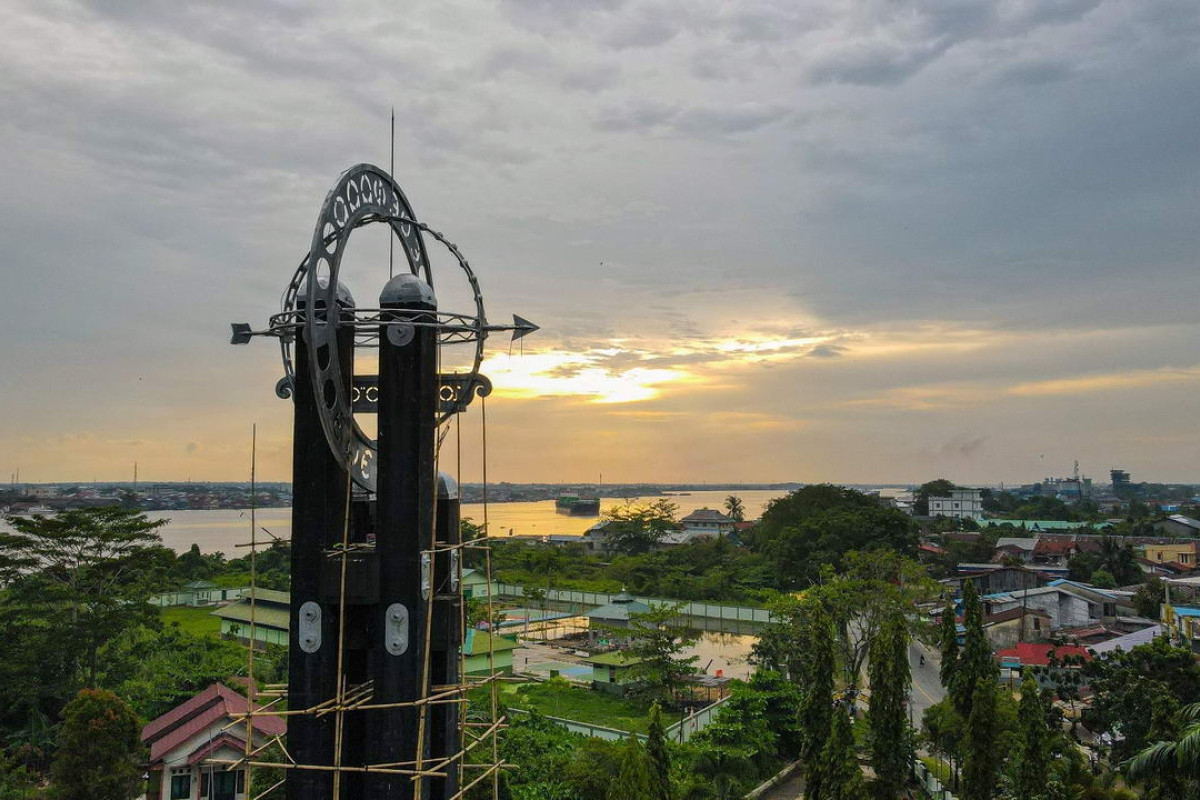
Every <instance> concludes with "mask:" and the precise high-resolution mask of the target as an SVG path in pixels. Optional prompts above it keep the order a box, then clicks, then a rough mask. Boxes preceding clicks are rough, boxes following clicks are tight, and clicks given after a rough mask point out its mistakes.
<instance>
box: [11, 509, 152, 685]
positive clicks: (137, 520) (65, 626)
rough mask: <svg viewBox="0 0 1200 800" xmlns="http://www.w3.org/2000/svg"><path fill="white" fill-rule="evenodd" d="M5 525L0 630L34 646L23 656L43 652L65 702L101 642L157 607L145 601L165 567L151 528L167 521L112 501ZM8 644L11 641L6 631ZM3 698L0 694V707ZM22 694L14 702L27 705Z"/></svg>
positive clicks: (88, 674) (93, 665)
mask: <svg viewBox="0 0 1200 800" xmlns="http://www.w3.org/2000/svg"><path fill="white" fill-rule="evenodd" d="M8 524H9V525H10V526H12V528H13V531H12V532H11V533H4V532H0V584H5V583H7V584H8V590H7V591H6V592H5V594H4V596H3V599H2V601H0V604H2V605H3V606H4V608H0V626H4V627H8V628H9V630H8V631H4V630H0V633H8V632H11V633H12V634H14V635H15V636H16V637H17V640H18V642H19V643H20V644H19V645H18V646H20V647H23V648H33V649H32V650H28V651H27V655H29V656H30V657H32V658H34V659H35V661H38V660H42V659H44V665H43V667H42V668H41V669H45V668H46V667H49V668H50V670H51V674H52V675H53V680H54V681H55V683H56V686H55V688H54V690H53V691H54V692H56V693H58V692H62V691H63V689H64V688H66V689H67V690H68V691H67V692H66V693H65V694H60V695H59V697H57V698H55V699H57V700H58V701H59V702H60V703H61V702H65V700H66V699H67V697H68V696H69V695H70V693H71V692H73V691H74V690H75V689H78V688H79V687H81V686H84V685H90V684H94V683H95V680H96V674H97V672H98V670H99V668H100V664H99V662H98V660H97V654H98V653H99V651H100V648H101V647H102V646H103V645H104V643H105V642H106V641H108V640H110V639H112V638H113V637H115V636H117V635H119V634H120V633H121V632H122V631H125V630H128V629H131V628H134V627H137V626H138V625H139V624H146V623H150V624H152V620H153V619H154V617H155V616H156V611H155V609H154V608H153V607H151V606H150V605H149V604H148V603H147V602H146V601H147V599H148V598H149V596H150V593H151V592H152V591H153V589H154V587H155V586H157V585H161V583H162V581H163V579H164V575H165V574H166V573H167V572H168V570H169V565H168V566H164V563H165V561H164V558H163V557H162V556H163V555H164V551H163V549H162V548H161V547H159V546H158V545H159V537H158V533H157V530H158V528H160V527H161V526H162V525H163V524H165V523H164V522H151V521H150V520H148V519H146V518H145V517H144V516H142V515H141V514H138V513H136V512H133V511H126V510H123V509H120V508H116V507H110V508H89V509H73V510H70V511H64V512H62V513H61V514H58V515H56V516H53V517H45V516H42V515H40V514H35V515H33V516H32V517H9V518H8ZM166 555H167V556H170V554H169V553H166ZM172 558H173V557H172ZM14 615H15V616H16V617H18V618H20V617H23V618H24V619H23V620H22V619H17V620H13V616H14ZM6 622H7V623H10V625H8V626H6V625H5V623H6ZM6 644H9V645H10V646H11V645H13V644H14V642H13V640H11V639H7V638H6ZM47 650H52V651H53V652H47ZM41 669H39V671H41ZM4 688H7V687H0V692H4ZM4 699H5V698H4V697H3V695H0V707H4V706H5V705H6V703H5V702H4ZM21 699H22V700H24V701H25V702H24V703H14V704H13V705H14V706H16V707H20V706H23V705H27V704H28V702H29V698H28V697H26V698H21Z"/></svg>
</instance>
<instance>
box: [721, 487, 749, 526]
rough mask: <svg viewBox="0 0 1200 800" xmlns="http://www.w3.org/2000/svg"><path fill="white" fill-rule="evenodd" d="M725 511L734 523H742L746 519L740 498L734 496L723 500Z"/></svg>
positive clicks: (744, 508)
mask: <svg viewBox="0 0 1200 800" xmlns="http://www.w3.org/2000/svg"><path fill="white" fill-rule="evenodd" d="M725 511H726V512H728V514H729V516H730V517H731V518H732V519H733V521H734V522H742V521H743V520H745V519H746V506H745V505H743V504H742V498H740V497H738V496H737V495H736V494H731V495H729V497H726V498H725Z"/></svg>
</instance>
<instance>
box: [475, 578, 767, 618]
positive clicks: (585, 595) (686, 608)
mask: <svg viewBox="0 0 1200 800" xmlns="http://www.w3.org/2000/svg"><path fill="white" fill-rule="evenodd" d="M496 593H497V594H499V595H500V596H501V597H519V598H524V597H525V587H523V586H520V585H518V584H515V583H497V584H496ZM614 597H616V595H615V594H608V593H606V592H583V591H578V590H576V589H547V590H546V600H548V601H550V602H554V603H574V604H577V605H580V606H603V605H607V604H608V603H611V602H612V601H613V598H614ZM634 599H635V600H639V601H641V602H643V603H645V604H646V605H648V606H651V607H661V606H674V605H678V604H679V601H678V600H667V599H664V598H661V597H636V598H634ZM679 613H680V615H682V616H685V617H697V618H702V619H716V620H726V621H730V622H751V623H758V624H765V623H768V622H771V620H772V617H771V612H770V611H768V610H767V609H765V608H749V607H747V606H726V605H720V604H717V603H699V602H685V603H682V604H681V605H680V611H679Z"/></svg>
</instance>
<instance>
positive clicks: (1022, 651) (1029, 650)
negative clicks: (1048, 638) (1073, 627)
mask: <svg viewBox="0 0 1200 800" xmlns="http://www.w3.org/2000/svg"><path fill="white" fill-rule="evenodd" d="M1052 655H1053V656H1054V657H1056V658H1057V659H1058V660H1059V661H1060V662H1061V661H1064V660H1066V659H1068V658H1072V659H1082V660H1083V661H1091V660H1092V654H1091V653H1089V652H1088V651H1087V648H1085V647H1080V646H1079V645H1074V644H1063V645H1058V646H1057V647H1056V646H1055V645H1052V644H1037V643H1034V642H1021V643H1019V644H1017V645H1016V646H1014V647H1010V648H1008V649H1005V650H999V651H997V652H996V659H997V660H998V661H999V662H1000V664H1001V666H1004V667H1008V668H1010V669H1021V668H1022V667H1048V666H1050V658H1051V656H1052Z"/></svg>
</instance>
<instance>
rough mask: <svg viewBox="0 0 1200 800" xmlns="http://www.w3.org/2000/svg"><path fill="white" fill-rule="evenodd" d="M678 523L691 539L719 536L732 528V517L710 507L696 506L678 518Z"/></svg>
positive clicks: (729, 531)
mask: <svg viewBox="0 0 1200 800" xmlns="http://www.w3.org/2000/svg"><path fill="white" fill-rule="evenodd" d="M679 524H680V525H682V526H683V532H684V533H686V534H687V535H688V537H689V538H691V539H702V538H713V539H715V538H720V537H722V536H725V535H726V534H728V533H731V532H732V531H733V529H734V521H733V518H732V517H728V516H726V515H724V514H722V513H721V512H720V511H714V510H713V509H711V508H698V509H696V510H695V511H693V512H692V513H690V514H688V515H687V516H686V517H684V518H683V519H681V520H679Z"/></svg>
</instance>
